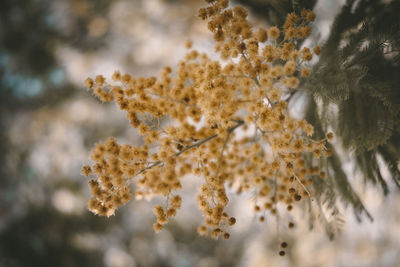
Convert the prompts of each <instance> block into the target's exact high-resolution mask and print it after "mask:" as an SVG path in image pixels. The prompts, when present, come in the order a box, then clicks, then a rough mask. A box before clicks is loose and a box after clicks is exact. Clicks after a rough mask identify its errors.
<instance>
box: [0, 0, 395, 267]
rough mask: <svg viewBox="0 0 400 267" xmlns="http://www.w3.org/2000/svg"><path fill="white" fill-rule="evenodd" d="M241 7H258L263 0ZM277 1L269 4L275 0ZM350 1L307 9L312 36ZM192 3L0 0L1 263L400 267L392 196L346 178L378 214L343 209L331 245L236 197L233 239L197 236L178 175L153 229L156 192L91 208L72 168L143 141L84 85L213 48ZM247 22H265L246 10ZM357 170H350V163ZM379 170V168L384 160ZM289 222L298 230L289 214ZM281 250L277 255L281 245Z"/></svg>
mask: <svg viewBox="0 0 400 267" xmlns="http://www.w3.org/2000/svg"><path fill="white" fill-rule="evenodd" d="M242 2H245V3H246V2H247V5H249V6H250V7H252V6H253V8H254V7H256V6H257V4H260V2H262V1H242ZM270 2H271V1H270ZM343 4H344V1H332V0H324V1H319V2H318V3H317V5H316V6H315V9H314V10H315V12H316V14H317V22H316V23H315V26H314V27H315V29H314V32H315V34H314V37H313V38H314V41H316V40H322V41H323V40H324V39H326V38H327V37H328V36H329V29H330V25H331V24H332V21H333V19H334V17H335V15H336V14H337V13H338V12H339V10H340V7H341V6H342V5H343ZM202 5H203V1H200V0H146V1H144V0H143V1H141V0H114V1H109V0H96V1H89V0H55V1H52V0H2V1H1V2H0V40H1V42H0V140H1V141H0V266H2V267H3V266H7V267H8V266H110V267H111V266H116V267H119V266H120V267H123V266H178V267H180V266H182V267H184V266H199V267H206V266H324V267H329V266H400V209H399V206H398V203H400V194H399V192H398V189H397V188H395V187H394V186H393V185H391V184H389V187H390V191H391V193H390V194H389V195H388V196H387V197H383V195H382V193H381V191H380V190H378V189H376V188H375V187H374V186H372V185H370V184H365V183H363V180H362V179H361V177H359V176H357V175H354V176H353V177H352V178H353V179H352V180H351V183H352V185H353V186H354V188H355V190H356V191H357V193H358V194H359V196H360V199H361V200H362V202H363V203H364V205H365V206H366V208H367V209H368V211H369V212H370V214H371V215H372V217H373V219H374V220H373V221H370V220H369V219H368V218H362V219H363V220H362V221H361V222H359V221H358V220H357V219H356V217H355V216H354V214H353V211H352V209H349V208H346V207H345V206H343V205H340V204H339V205H340V211H341V213H342V217H343V219H344V220H345V223H344V224H343V225H341V226H340V228H341V233H340V234H339V235H337V236H336V238H335V239H334V240H332V241H331V240H330V239H329V237H328V236H327V235H326V233H325V230H324V227H322V226H320V225H319V224H318V222H317V221H318V220H316V223H314V229H313V230H312V231H310V229H309V228H310V225H309V222H308V221H304V220H301V218H303V217H304V214H303V213H301V212H299V213H298V214H293V215H292V216H293V218H286V217H284V218H281V220H282V221H281V222H279V224H280V231H279V234H278V233H277V231H276V229H277V228H276V226H277V225H276V223H277V222H276V221H275V220H274V219H273V218H267V220H266V221H265V222H263V223H261V222H259V221H258V218H256V217H255V216H254V214H253V213H252V211H251V208H250V207H251V203H250V202H249V200H250V199H251V195H240V196H235V195H233V194H232V195H231V197H232V201H231V203H230V205H229V206H230V209H231V210H230V213H231V214H234V215H235V216H236V217H237V225H235V226H234V227H233V228H232V233H231V239H230V240H227V241H226V240H217V241H215V240H212V239H209V238H202V237H199V236H198V235H197V233H196V227H197V226H198V224H199V223H200V222H201V219H202V218H201V214H200V212H198V211H197V207H196V199H195V198H194V197H193V192H194V191H196V188H197V186H198V185H199V184H200V181H196V179H195V178H192V177H187V178H185V180H184V181H183V183H184V186H183V188H184V191H183V192H182V196H183V207H182V210H180V211H179V213H178V216H177V217H176V219H174V220H171V221H170V223H169V224H168V225H167V227H166V229H165V230H163V231H162V232H161V233H159V234H155V233H154V232H153V229H152V223H153V220H154V216H153V214H152V211H151V209H152V207H153V206H154V204H155V203H158V200H157V199H154V200H151V201H146V200H140V201H131V202H130V203H129V204H128V205H126V206H125V207H123V208H121V209H119V210H118V211H117V212H116V215H115V216H113V217H110V218H108V219H107V218H103V217H98V216H95V215H93V214H92V213H90V212H89V211H88V210H87V209H86V200H87V199H88V198H89V190H88V185H87V180H86V179H85V178H84V177H83V176H81V175H80V170H81V166H82V165H84V164H87V163H88V159H89V152H90V150H91V148H92V147H93V145H94V144H95V143H96V142H98V141H100V140H104V139H105V138H107V137H109V136H115V137H116V138H117V139H118V140H119V141H120V142H122V143H131V144H139V143H141V142H142V140H141V139H140V138H139V137H138V136H137V134H136V131H135V130H134V129H132V128H131V127H130V125H129V123H127V120H126V119H125V114H124V113H123V112H121V111H119V110H118V108H117V107H116V105H114V104H102V103H100V102H99V101H98V100H97V99H96V98H94V97H93V96H92V95H91V94H90V93H89V92H88V91H87V90H86V89H85V87H84V85H83V81H84V80H85V79H86V78H87V77H89V76H90V77H93V76H95V75H98V74H103V75H104V76H106V77H110V76H111V75H112V73H113V72H114V70H117V69H118V70H120V71H121V72H122V73H125V72H128V73H130V74H132V75H133V76H142V75H143V76H154V75H157V74H158V73H159V72H160V71H161V69H162V67H163V66H165V65H170V66H172V67H174V66H175V64H176V63H177V62H178V60H179V59H180V58H182V56H183V55H184V53H185V48H184V44H185V41H187V40H192V41H193V43H194V48H195V49H198V50H199V51H201V52H208V53H210V54H212V55H213V54H214V48H213V41H212V36H211V34H210V33H209V32H208V31H207V28H206V24H205V23H204V22H203V21H201V20H200V19H198V18H197V17H196V15H197V9H198V8H199V7H200V6H202ZM251 20H252V21H253V22H254V24H255V25H263V26H265V25H268V22H267V21H266V16H262V12H258V13H257V14H255V13H252V12H251ZM351 168H352V166H351V165H349V166H344V169H345V170H348V171H349V172H351ZM383 168H384V167H383ZM289 220H294V221H296V222H297V223H296V227H295V228H294V229H288V228H287V221H289ZM282 241H287V242H288V243H289V247H288V249H287V255H286V256H285V257H280V256H279V255H278V251H279V249H278V247H279V244H280V242H282Z"/></svg>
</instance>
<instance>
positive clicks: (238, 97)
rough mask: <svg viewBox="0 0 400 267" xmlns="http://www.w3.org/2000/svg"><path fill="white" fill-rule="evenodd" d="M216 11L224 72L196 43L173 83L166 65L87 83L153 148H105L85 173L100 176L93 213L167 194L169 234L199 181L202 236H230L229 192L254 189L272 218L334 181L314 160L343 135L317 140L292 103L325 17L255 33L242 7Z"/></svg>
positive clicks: (210, 11) (163, 217) (159, 223)
mask: <svg viewBox="0 0 400 267" xmlns="http://www.w3.org/2000/svg"><path fill="white" fill-rule="evenodd" d="M206 2H208V3H209V5H208V7H206V8H202V9H200V11H199V17H200V18H201V19H204V20H208V28H209V29H210V31H211V32H213V34H214V39H215V41H216V50H217V51H218V52H219V53H220V56H221V59H222V60H223V61H225V63H224V64H222V63H221V62H219V61H215V60H212V59H210V58H209V57H208V56H207V55H206V54H200V53H199V52H198V51H196V50H194V49H191V44H190V43H188V44H187V47H188V49H189V50H188V52H187V54H186V56H185V58H184V59H183V60H182V61H180V62H179V64H178V68H177V69H176V73H175V74H174V75H172V68H171V67H165V68H164V69H163V70H162V72H161V74H160V76H159V78H155V77H150V78H144V77H139V78H134V77H132V76H131V75H129V74H121V73H120V72H119V71H116V72H115V73H114V74H113V76H112V80H113V82H111V83H109V82H107V81H106V79H105V78H104V77H103V76H101V75H99V76H97V77H96V78H95V79H91V78H88V79H87V80H86V86H87V87H88V88H89V89H90V90H92V92H93V93H94V94H95V95H96V96H97V97H98V98H99V99H100V100H101V101H104V102H108V101H115V102H116V103H117V104H118V106H119V108H120V109H121V110H123V111H125V112H126V114H127V118H128V120H129V121H130V124H131V125H132V127H134V128H136V129H137V130H138V133H139V134H140V135H142V136H143V139H144V142H145V143H146V144H145V145H143V146H140V147H134V146H131V145H128V144H125V145H120V144H118V143H117V141H116V140H115V139H113V138H110V139H109V140H108V141H106V142H105V143H99V144H97V145H96V147H95V148H94V150H93V152H92V160H93V161H94V162H95V164H94V165H93V166H85V167H84V168H83V173H84V174H85V175H86V176H88V175H91V174H93V175H94V176H95V179H93V180H91V181H90V182H89V184H90V186H91V188H92V194H93V198H91V199H90V201H89V204H88V206H89V209H90V210H91V211H93V212H94V213H96V214H99V215H107V216H109V215H111V214H113V213H114V211H115V209H116V208H117V207H119V206H120V205H123V204H125V203H126V202H127V201H128V200H129V199H130V198H131V195H132V194H133V195H134V196H135V197H136V198H139V199H140V198H142V197H152V196H161V197H164V198H165V205H164V206H156V207H155V208H154V213H155V215H156V216H157V220H156V222H155V223H154V229H155V231H157V232H158V231H160V230H161V229H162V228H163V225H164V224H165V223H167V222H168V219H169V218H170V217H174V216H175V214H176V211H177V209H179V208H180V207H181V202H182V199H181V197H180V196H179V195H178V194H177V191H178V190H179V189H181V188H182V184H181V179H182V177H184V176H186V175H189V174H190V175H195V176H200V177H202V179H203V181H204V182H203V185H202V186H201V187H200V189H199V192H198V195H197V203H198V206H199V208H200V210H201V211H202V212H203V214H204V223H202V224H201V225H200V226H199V227H198V232H199V234H201V235H208V234H210V235H211V236H212V237H213V238H218V237H220V236H222V237H223V238H225V239H228V238H229V237H230V234H229V230H228V227H230V226H232V225H234V224H235V222H236V219H235V218H234V217H232V216H230V215H228V213H227V211H226V207H227V205H228V203H229V197H228V194H227V188H229V187H231V188H233V189H235V190H236V192H237V193H239V194H240V192H242V191H252V192H254V193H255V195H256V198H255V205H254V210H255V212H257V213H259V214H260V220H261V221H263V220H264V216H266V215H267V214H270V215H272V216H274V215H276V214H277V212H278V208H277V207H278V204H279V203H283V204H284V205H286V208H287V211H291V210H292V209H293V206H294V204H295V203H296V202H300V201H302V200H303V199H305V198H313V194H314V188H313V181H314V180H315V179H324V178H325V176H326V172H324V171H323V170H320V168H319V167H318V166H313V160H312V159H313V158H319V157H323V156H329V154H330V150H329V149H328V148H327V146H326V141H327V140H331V139H332V134H331V133H329V134H328V135H327V137H326V138H325V139H322V140H313V139H312V136H313V132H314V130H313V126H312V125H310V124H309V123H307V122H306V121H305V120H302V119H296V118H293V117H292V116H291V115H290V113H289V112H288V101H287V100H288V99H289V98H290V97H291V95H292V94H293V93H294V92H295V91H296V90H297V87H298V86H299V84H300V82H301V79H304V78H305V77H307V76H308V75H310V69H309V68H307V63H308V62H309V61H310V60H312V58H313V57H314V56H317V55H318V54H319V53H320V52H321V49H320V48H319V47H314V48H313V49H310V48H308V47H304V48H302V49H300V48H298V47H297V46H298V43H299V40H301V39H304V38H306V37H308V36H309V35H310V34H311V28H310V26H309V25H308V24H309V23H310V22H312V21H313V20H314V18H315V15H314V13H313V12H312V11H309V10H303V12H302V13H301V15H300V16H298V15H296V14H295V13H291V14H289V15H288V16H287V19H286V22H285V24H284V26H283V28H281V29H280V28H278V27H271V28H268V29H264V28H260V29H258V30H257V31H254V30H253V27H252V25H251V23H250V22H249V21H248V19H247V11H246V10H245V9H244V8H243V7H240V6H236V7H234V8H228V1H227V0H208V1H206ZM167 118H168V120H167ZM238 132H240V133H241V134H240V135H239V134H238ZM249 132H250V134H249ZM131 183H135V184H136V187H135V191H134V192H133V193H131V192H130V189H129V188H130V187H129V186H130V184H131Z"/></svg>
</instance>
